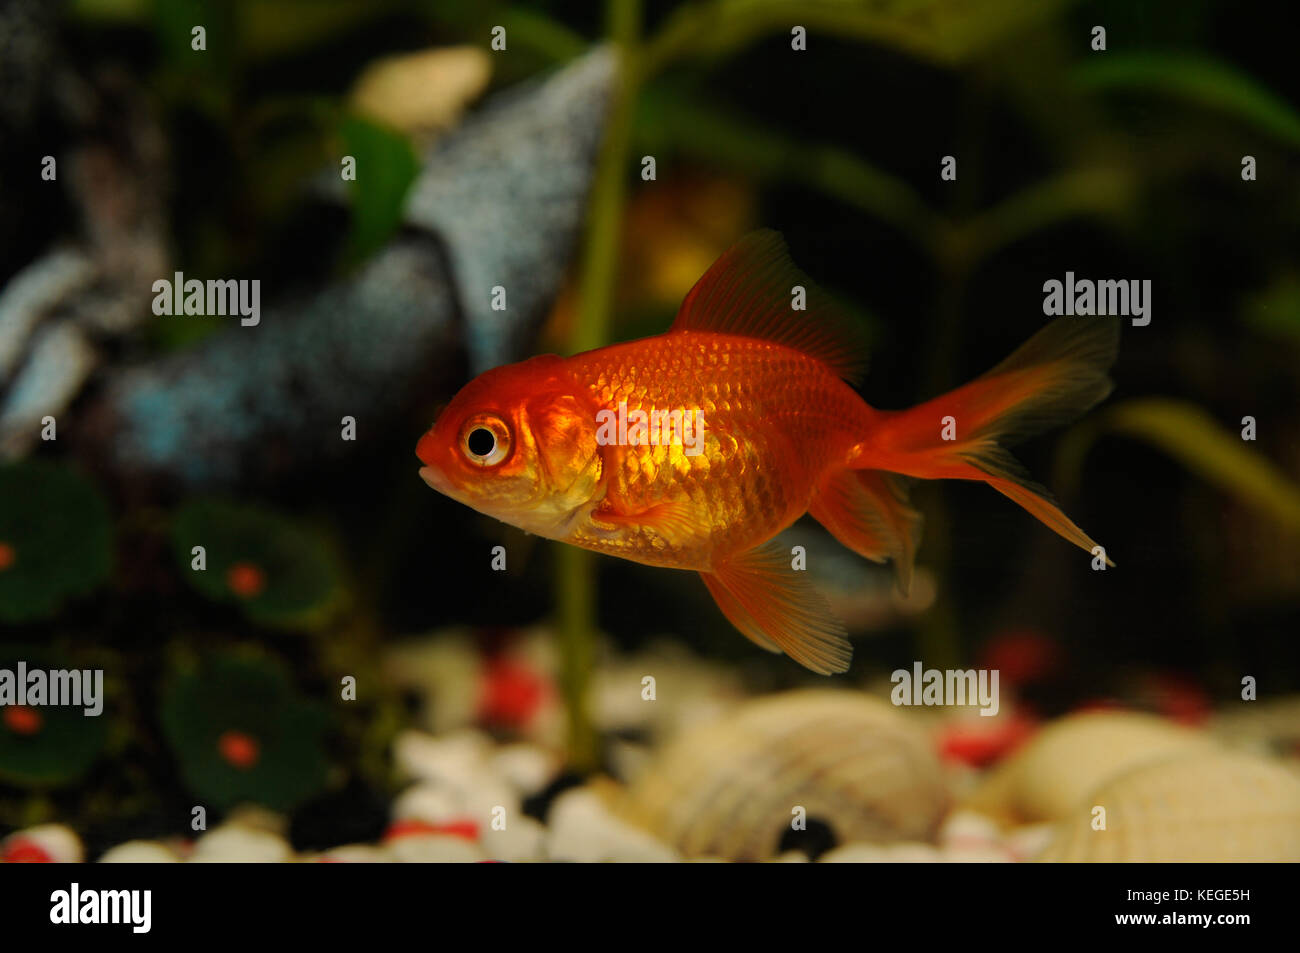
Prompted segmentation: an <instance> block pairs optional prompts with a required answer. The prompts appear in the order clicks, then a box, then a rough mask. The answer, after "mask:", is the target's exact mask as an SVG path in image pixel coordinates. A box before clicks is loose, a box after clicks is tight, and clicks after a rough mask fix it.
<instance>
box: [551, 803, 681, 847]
mask: <svg viewBox="0 0 1300 953" xmlns="http://www.w3.org/2000/svg"><path fill="white" fill-rule="evenodd" d="M549 821H550V834H549V837H548V838H547V842H546V853H547V856H548V857H549V858H550V859H551V860H558V861H572V862H576V863H598V862H601V861H619V862H626V863H673V862H675V861H678V860H680V859H681V858H680V857H678V855H677V852H676V851H674V850H673V849H672V848H671V847H669V846H667V845H666V844H663V843H661V842H660V841H658V840H656V839H655V838H654V837H653V836H652V835H650V834H649V833H647V832H645V831H643V830H641V829H640V828H637V827H633V826H632V825H631V824H628V823H627V822H626V821H624V820H622V819H621V818H618V817H615V816H614V815H613V814H611V813H610V812H609V810H608V808H606V807H605V804H604V802H603V801H601V799H600V797H599V796H598V795H596V794H595V793H594V792H593V791H589V790H587V789H585V788H575V789H573V790H570V791H565V792H564V793H563V794H561V795H560V796H559V797H558V798H556V800H555V804H554V805H552V807H551V813H550V817H549Z"/></svg>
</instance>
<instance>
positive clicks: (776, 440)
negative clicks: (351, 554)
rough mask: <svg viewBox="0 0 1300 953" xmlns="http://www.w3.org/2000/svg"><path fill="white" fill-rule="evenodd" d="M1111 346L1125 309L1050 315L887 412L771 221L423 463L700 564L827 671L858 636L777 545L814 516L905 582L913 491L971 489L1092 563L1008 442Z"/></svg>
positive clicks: (737, 607)
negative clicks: (628, 329) (664, 310)
mask: <svg viewBox="0 0 1300 953" xmlns="http://www.w3.org/2000/svg"><path fill="white" fill-rule="evenodd" d="M800 299H802V300H800ZM800 304H802V307H798V306H797V305H800ZM1118 339H1119V325H1118V321H1117V320H1116V319H1113V318H1106V317H1101V318H1098V317H1063V318H1058V319H1056V320H1055V321H1053V322H1052V323H1050V324H1047V325H1045V326H1044V327H1043V328H1042V329H1040V330H1039V331H1038V333H1037V334H1035V335H1034V336H1033V337H1031V338H1030V339H1029V340H1028V341H1027V342H1026V343H1025V344H1024V345H1022V346H1021V347H1020V348H1019V349H1018V350H1016V351H1015V352H1014V353H1013V354H1012V355H1011V356H1010V357H1008V358H1007V359H1006V360H1004V361H1003V362H1002V363H1000V364H998V365H997V366H996V367H994V368H993V369H992V370H990V371H988V372H987V373H985V374H983V375H982V376H980V377H979V378H977V379H975V380H974V381H971V382H970V383H968V384H965V385H964V386H961V387H958V388H957V389H956V390H953V391H951V392H949V393H947V394H944V395H942V396H940V397H936V398H934V399H932V400H928V401H926V402H924V403H922V404H919V405H918V406H915V407H912V408H910V409H906V410H899V411H895V410H878V409H876V408H874V407H872V406H870V405H869V404H868V403H867V402H866V401H865V400H864V399H863V397H862V396H861V395H860V394H859V393H858V391H857V390H855V388H854V385H855V384H856V383H858V381H859V380H860V378H861V375H862V373H863V371H864V370H865V364H866V356H867V348H866V343H867V342H866V339H865V334H864V329H863V328H862V327H861V325H860V324H859V323H857V322H855V321H853V320H851V319H850V318H849V317H848V316H847V315H845V314H844V313H843V312H841V311H840V310H838V309H837V307H836V306H835V304H834V303H833V302H832V301H831V300H830V299H829V298H828V297H827V296H826V295H825V294H824V293H823V292H822V291H821V290H820V289H818V288H817V287H816V286H815V285H814V284H813V283H812V282H811V280H810V279H808V278H807V277H806V276H805V275H804V274H803V273H802V272H801V271H800V270H799V269H798V268H797V267H796V266H795V264H794V262H793V261H792V260H791V258H790V255H789V252H788V250H787V248H786V245H785V242H784V241H783V239H782V238H781V237H780V235H779V234H777V233H776V232H774V231H771V230H762V231H758V232H754V233H751V234H750V235H747V236H746V237H744V238H742V239H741V240H740V241H738V242H737V243H736V244H735V245H733V246H732V247H731V248H730V249H729V250H727V251H726V252H725V253H723V255H722V256H721V257H720V258H719V259H718V260H717V261H716V262H715V263H714V264H713V265H712V266H711V267H710V268H709V270H708V271H707V272H706V273H705V274H704V275H703V277H701V278H700V279H699V281H698V282H696V284H695V285H694V287H693V288H692V289H691V290H690V292H689V293H688V294H687V295H686V298H685V299H684V301H683V302H682V306H681V309H680V310H679V311H678V314H677V317H676V319H675V320H674V321H673V324H672V326H671V327H670V328H669V329H668V330H667V331H666V332H664V333H663V334H659V335H656V336H653V337H648V338H643V339H640V340H636V341H628V342H623V343H618V344H611V345H609V346H606V347H600V348H596V349H595V350H591V351H587V352H584V353H581V354H576V355H573V356H572V357H561V356H558V355H554V354H545V355H540V356H537V357H533V358H530V359H528V360H525V361H522V362H519V363H516V364H509V365H505V366H502V367H497V368H494V369H492V370H489V371H486V372H485V373H483V374H481V375H479V376H478V377H476V378H474V379H473V380H471V381H470V382H469V383H468V384H466V385H465V386H464V387H463V388H462V389H461V390H460V391H459V393H457V394H456V395H455V397H454V398H453V399H452V400H451V402H450V403H449V404H448V405H447V407H446V408H445V409H444V410H443V411H442V413H441V414H440V415H439V416H438V418H437V420H436V421H435V422H434V424H433V426H432V427H431V428H430V429H429V430H428V431H427V432H426V433H425V434H424V435H423V436H422V437H421V438H420V440H419V443H418V444H417V446H416V455H417V456H418V457H419V459H420V461H421V463H422V464H423V466H422V467H421V469H420V471H419V474H420V476H421V478H422V479H423V480H424V481H425V483H427V484H428V485H429V486H430V487H432V488H433V489H435V490H437V491H439V492H440V493H443V494H445V495H446V496H449V497H451V498H452V499H454V500H457V501H459V502H461V503H463V504H466V505H468V506H470V507H472V508H474V509H475V510H478V511H479V512H481V513H485V514H487V515H489V516H492V517H495V518H496V519H498V520H501V521H503V522H505V523H508V524H510V525H513V526H516V527H518V528H520V529H523V530H525V531H527V532H529V533H534V534H536V535H539V536H544V537H548V538H550V539H555V540H559V541H561V542H564V543H568V544H570V545H574V546H580V547H582V548H584V549H588V550H593V551H595V552H598V553H605V554H607V555H611V556H617V557H619V558H622V559H627V560H631V561H633V562H637V563H642V564H645V565H648V566H656V567H662V568H669V569H679V570H689V571H693V572H697V573H699V574H700V577H701V578H702V579H703V580H704V584H705V586H706V587H707V588H708V590H709V592H710V594H711V595H712V596H713V599H714V601H715V602H716V603H717V606H718V608H719V609H720V610H721V611H722V614H723V615H724V616H726V618H727V619H728V620H729V621H730V622H731V623H732V625H734V626H735V627H736V628H737V629H738V630H739V631H740V632H741V633H742V634H744V635H745V636H747V637H748V638H749V639H750V640H751V641H753V642H755V643H756V644H757V645H759V646H761V647H762V648H764V649H767V650H769V651H772V652H784V653H785V654H786V655H788V656H789V657H790V658H792V659H794V660H795V661H796V662H798V663H800V664H801V665H803V666H805V667H806V668H808V669H810V670H812V671H814V672H818V673H820V674H824V675H829V674H834V673H838V672H843V671H845V670H847V668H848V666H849V662H850V659H851V657H852V648H851V646H850V644H849V641H848V637H847V633H846V631H845V628H844V626H843V624H842V623H841V622H840V621H839V620H838V619H837V618H835V617H834V615H833V614H832V613H831V611H830V609H829V608H828V605H827V603H826V600H825V598H824V597H823V596H822V595H821V594H820V593H818V592H817V590H816V589H815V588H814V587H813V586H812V585H810V584H809V583H808V582H807V581H806V578H805V577H806V574H805V573H802V572H800V571H799V570H798V569H796V568H793V561H792V559H791V555H790V553H788V552H783V551H782V549H781V548H780V547H779V546H778V545H777V544H775V543H774V542H773V539H774V537H776V535H777V534H778V533H780V532H781V531H782V530H784V529H786V528H787V527H789V526H790V525H791V524H792V523H794V522H795V521H796V520H797V519H799V518H800V517H802V516H803V515H804V514H805V513H806V514H809V515H811V516H812V518H813V519H815V520H817V521H818V522H819V523H821V524H822V525H823V526H824V527H825V528H826V529H827V530H829V531H830V533H831V534H832V535H833V536H834V537H835V539H836V540H838V541H839V542H840V543H841V544H843V545H844V546H846V547H848V548H849V549H851V550H853V551H854V552H856V553H858V554H859V555H861V556H862V557H864V558H866V559H869V560H873V561H875V562H881V563H883V562H886V561H890V562H892V563H893V566H894V570H895V576H896V579H897V583H898V586H899V588H900V589H901V590H902V591H903V592H904V593H906V592H907V591H908V587H909V586H910V583H911V578H912V574H913V567H914V563H915V558H916V551H917V546H918V544H919V542H920V538H921V529H922V522H923V520H922V516H921V514H920V513H919V512H918V511H917V510H916V509H914V508H913V507H912V505H911V504H910V502H909V498H908V486H909V482H910V481H911V480H913V479H926V480H939V479H946V480H975V481H981V482H983V483H986V484H988V485H989V486H991V487H993V488H994V489H995V490H997V491H998V492H1000V493H1002V494H1003V495H1005V496H1007V497H1009V498H1010V499H1011V500H1013V501H1014V502H1015V503H1017V504H1019V505H1020V506H1021V507H1023V508H1024V509H1025V510H1027V511H1029V513H1030V514H1032V515H1033V516H1035V517H1037V518H1038V519H1039V520H1040V521H1042V522H1043V523H1044V524H1046V525H1047V526H1048V527H1049V528H1050V529H1052V530H1054V531H1055V532H1056V533H1058V534H1059V535H1060V536H1062V537H1064V538H1065V539H1067V540H1069V541H1070V542H1072V543H1074V544H1075V545H1077V546H1080V547H1082V548H1083V549H1085V550H1087V551H1089V552H1090V553H1094V554H1095V553H1098V552H1099V551H1098V549H1097V546H1096V544H1095V543H1094V542H1093V540H1092V539H1091V538H1089V536H1088V535H1087V534H1086V533H1084V532H1083V531H1082V530H1081V529H1079V527H1078V526H1076V525H1075V524H1074V523H1073V522H1071V521H1070V519H1069V518H1068V517H1067V516H1066V515H1065V514H1064V513H1063V512H1062V511H1061V509H1060V508H1059V507H1058V506H1057V504H1056V503H1055V502H1054V501H1053V499H1052V497H1051V494H1050V493H1049V492H1048V490H1047V489H1046V488H1044V487H1043V486H1041V485H1039V484H1037V483H1035V482H1034V481H1033V480H1032V478H1031V477H1030V476H1029V475H1028V473H1027V472H1026V471H1025V470H1024V468H1023V467H1022V466H1021V465H1020V464H1019V463H1018V462H1017V461H1016V460H1015V458H1014V457H1013V456H1012V455H1011V454H1010V453H1009V452H1008V451H1007V450H1006V446H1007V445H1008V444H1009V443H1011V442H1012V441H1013V440H1018V439H1023V438H1026V437H1029V436H1032V435H1034V434H1037V433H1039V432H1041V431H1043V430H1045V429H1048V428H1049V427H1051V426H1054V425H1057V424H1060V423H1065V422H1068V421H1069V420H1071V419H1073V418H1076V417H1078V416H1080V415H1082V414H1083V413H1084V412H1086V411H1087V410H1088V409H1089V408H1091V407H1093V406H1094V405H1096V404H1097V403H1098V402H1100V401H1101V400H1103V399H1104V398H1105V397H1106V396H1107V395H1108V394H1109V393H1110V390H1111V387H1112V384H1111V382H1110V380H1109V378H1108V377H1107V372H1108V369H1109V367H1110V366H1111V364H1112V363H1114V360H1115V357H1116V352H1117V349H1118ZM647 418H649V419H650V420H655V419H658V420H659V421H660V422H663V421H665V420H667V421H671V422H672V424H673V426H671V427H665V428H661V429H662V431H663V432H662V433H661V432H660V430H657V429H655V428H653V427H650V426H648V425H647V424H646V419H647ZM615 420H617V423H615ZM687 423H691V424H693V426H686V424H687ZM665 435H666V437H667V439H662V438H663V437H664V436H665ZM1104 552H1105V551H1104V550H1100V553H1101V554H1103V555H1104ZM1106 561H1107V562H1108V563H1109V564H1111V565H1113V563H1111V561H1110V559H1109V557H1106Z"/></svg>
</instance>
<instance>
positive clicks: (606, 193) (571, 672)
mask: <svg viewBox="0 0 1300 953" xmlns="http://www.w3.org/2000/svg"><path fill="white" fill-rule="evenodd" d="M608 19H609V33H610V38H611V40H612V41H613V43H614V45H615V48H616V50H617V54H618V56H619V78H618V81H617V85H616V88H615V90H614V93H613V99H612V101H611V103H610V107H609V114H608V116H607V118H606V128H605V139H604V142H603V143H602V146H601V152H600V156H599V158H598V160H597V164H596V173H595V177H594V180H593V183H592V190H591V200H590V207H589V210H588V216H587V232H586V235H585V237H584V240H583V250H582V272H581V276H580V278H579V283H578V292H579V304H578V320H577V325H576V327H575V328H574V331H573V337H572V339H571V340H570V342H569V343H570V348H571V350H573V351H585V350H589V349H591V348H595V347H600V346H601V345H602V344H605V343H606V342H607V341H608V338H609V324H610V312H611V311H612V310H613V300H614V287H615V282H616V281H617V279H618V262H619V245H620V235H621V225H622V221H623V208H624V205H625V203H626V200H627V158H628V145H629V143H630V141H631V133H632V115H633V109H634V106H635V104H636V97H637V91H638V88H639V80H638V69H637V66H636V59H637V43H638V34H639V31H640V23H641V7H640V0H610V4H609V6H608ZM557 572H558V579H557V586H556V597H557V600H558V605H557V614H558V621H559V633H558V635H559V642H560V652H561V662H560V665H561V671H560V687H561V691H562V692H563V694H564V701H565V706H566V708H567V711H568V719H569V761H570V764H571V765H572V767H573V768H574V769H576V770H578V771H590V770H593V769H594V768H595V767H596V766H597V764H598V762H599V755H600V752H599V739H598V737H597V735H596V730H595V727H594V726H593V724H592V722H591V713H590V711H589V709H588V704H589V695H590V692H589V688H590V683H591V670H592V666H593V663H594V661H595V651H596V650H595V645H596V591H595V585H594V579H595V565H594V557H593V556H592V554H591V553H589V552H587V551H585V550H582V549H578V548H577V547H574V546H563V547H561V549H560V553H559V561H558V564H557Z"/></svg>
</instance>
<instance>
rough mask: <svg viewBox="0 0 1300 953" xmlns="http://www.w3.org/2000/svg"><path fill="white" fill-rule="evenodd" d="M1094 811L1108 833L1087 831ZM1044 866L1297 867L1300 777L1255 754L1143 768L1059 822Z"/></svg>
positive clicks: (1110, 784) (1299, 858)
mask: <svg viewBox="0 0 1300 953" xmlns="http://www.w3.org/2000/svg"><path fill="white" fill-rule="evenodd" d="M1094 806H1100V807H1104V808H1105V809H1106V815H1105V819H1106V829H1105V830H1093V829H1092V823H1093V808H1094ZM1037 859H1038V860H1041V861H1048V862H1072V863H1078V862H1090V863H1098V862H1100V863H1114V862H1120V863H1124V862H1143V863H1147V862H1150V863H1181V862H1196V863H1207V862H1209V863H1215V862H1229V861H1231V862H1245V863H1257V862H1273V863H1276V862H1286V861H1290V862H1292V863H1294V862H1296V861H1300V775H1296V774H1295V773H1293V772H1292V771H1290V770H1289V769H1288V768H1287V767H1286V766H1284V765H1283V764H1281V763H1280V762H1277V761H1274V760H1272V759H1269V758H1263V757H1259V756H1257V755H1253V754H1244V753H1239V752H1230V751H1223V752H1215V753H1209V754H1199V755H1184V756H1182V757H1177V758H1174V759H1172V760H1167V761H1160V762H1156V763H1152V764H1144V765H1141V766H1140V767H1137V768H1134V769H1132V770H1130V771H1128V772H1126V773H1124V774H1122V775H1120V776H1118V777H1116V778H1114V779H1112V780H1111V781H1109V782H1107V783H1105V784H1103V785H1102V786H1101V787H1100V788H1098V789H1097V790H1096V791H1095V792H1093V793H1092V794H1091V795H1089V796H1088V797H1086V798H1084V799H1083V800H1082V801H1080V803H1078V804H1076V805H1075V808H1074V810H1073V811H1072V812H1071V815H1070V817H1069V818H1067V819H1065V820H1063V821H1061V822H1060V824H1059V826H1058V831H1057V835H1056V837H1055V839H1054V840H1053V841H1052V842H1051V844H1049V846H1048V847H1047V849H1046V850H1045V851H1044V852H1043V853H1042V854H1041V855H1040V856H1039V857H1038V858H1037Z"/></svg>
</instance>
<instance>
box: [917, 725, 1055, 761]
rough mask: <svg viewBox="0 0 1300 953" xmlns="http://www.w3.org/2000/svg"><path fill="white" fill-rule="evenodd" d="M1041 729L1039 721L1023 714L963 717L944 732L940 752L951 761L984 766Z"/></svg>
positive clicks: (1018, 745)
mask: <svg viewBox="0 0 1300 953" xmlns="http://www.w3.org/2000/svg"><path fill="white" fill-rule="evenodd" d="M1037 729H1038V723H1037V722H1036V721H1034V720H1033V719H1032V718H1027V717H1025V716H1024V715H1019V714H1011V715H998V716H994V717H992V718H981V717H976V718H968V719H961V720H960V721H957V722H954V723H953V724H950V725H948V726H947V728H946V729H944V731H943V733H942V735H940V738H939V754H940V756H942V757H943V758H945V759H947V760H949V761H960V762H962V763H963V764H969V765H971V766H972V767H976V768H982V767H985V766H987V765H989V764H992V763H993V762H995V761H999V760H1001V759H1002V758H1005V757H1006V756H1007V755H1009V754H1010V753H1011V752H1012V751H1014V750H1015V749H1016V748H1019V747H1020V746H1021V745H1022V744H1024V743H1025V742H1026V741H1027V740H1029V738H1030V737H1031V736H1032V735H1033V734H1034V732H1035V731H1036V730H1037Z"/></svg>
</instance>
